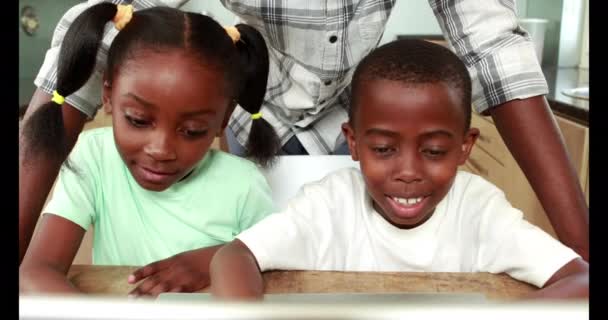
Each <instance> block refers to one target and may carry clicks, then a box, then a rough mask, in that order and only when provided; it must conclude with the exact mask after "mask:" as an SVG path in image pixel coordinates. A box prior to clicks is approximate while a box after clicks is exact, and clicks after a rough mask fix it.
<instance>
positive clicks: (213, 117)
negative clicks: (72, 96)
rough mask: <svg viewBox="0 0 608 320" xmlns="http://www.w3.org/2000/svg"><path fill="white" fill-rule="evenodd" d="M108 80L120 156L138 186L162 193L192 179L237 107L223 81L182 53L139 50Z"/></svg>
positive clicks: (107, 102)
mask: <svg viewBox="0 0 608 320" xmlns="http://www.w3.org/2000/svg"><path fill="white" fill-rule="evenodd" d="M134 56H135V57H136V58H135V59H131V60H128V61H126V62H125V63H123V64H122V65H121V67H120V68H119V70H115V73H114V77H113V79H106V80H110V81H111V82H110V81H106V82H105V83H104V90H103V102H104V104H105V105H106V107H108V108H109V110H111V112H112V122H113V128H114V129H113V130H114V139H115V141H116V146H117V149H118V152H119V153H120V155H121V157H122V159H123V161H124V162H125V164H126V165H127V167H128V168H129V171H130V172H131V174H132V175H133V178H135V180H136V181H137V183H139V185H140V186H141V187H142V188H144V189H147V190H151V191H163V190H165V189H167V188H168V187H170V186H171V185H172V184H174V183H175V182H177V181H179V180H181V179H182V178H184V177H185V176H186V175H188V174H189V173H190V172H191V170H192V169H193V167H194V166H195V165H196V164H197V163H198V162H199V161H200V160H201V159H202V158H203V156H204V155H205V153H206V152H207V150H208V149H209V146H210V145H211V143H212V142H213V139H214V137H216V136H218V135H219V134H220V133H221V132H222V129H223V128H224V127H225V126H226V123H227V122H228V118H229V117H230V113H231V112H232V109H233V107H234V104H233V103H232V102H231V100H230V98H229V97H228V95H226V94H225V93H224V92H225V90H224V85H223V84H224V83H225V81H224V77H223V75H222V73H221V72H219V71H218V70H217V68H209V67H206V66H204V65H202V63H201V59H200V58H197V57H195V56H192V55H190V54H187V53H185V52H184V51H182V50H169V51H163V52H152V51H143V52H142V51H139V52H137V53H136V54H134Z"/></svg>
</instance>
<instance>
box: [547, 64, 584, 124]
mask: <svg viewBox="0 0 608 320" xmlns="http://www.w3.org/2000/svg"><path fill="white" fill-rule="evenodd" d="M543 73H544V74H545V78H546V79H547V84H548V85H549V93H548V94H547V101H548V102H549V105H550V106H551V109H552V110H553V112H554V113H555V114H556V115H559V116H562V117H564V118H567V119H569V120H572V121H574V122H576V123H579V124H581V125H584V126H589V100H584V99H578V98H573V97H570V96H567V95H564V94H563V90H565V89H572V88H577V87H584V86H588V85H589V70H588V69H579V68H556V67H548V66H546V67H543Z"/></svg>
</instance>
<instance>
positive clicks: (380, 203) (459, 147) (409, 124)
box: [342, 80, 479, 229]
mask: <svg viewBox="0 0 608 320" xmlns="http://www.w3.org/2000/svg"><path fill="white" fill-rule="evenodd" d="M355 94H357V99H356V100H357V108H358V109H357V111H356V115H354V119H352V123H345V124H343V125H342V130H343V132H344V135H345V136H346V138H347V141H348V146H349V149H350V152H351V155H352V158H353V160H358V161H360V162H361V163H360V165H361V171H362V173H363V176H364V179H365V184H366V187H367V191H368V192H369V194H370V195H371V197H372V198H373V201H374V208H375V209H376V210H377V211H378V212H379V213H380V214H381V215H382V216H383V217H384V218H385V219H386V220H387V221H388V222H390V223H391V224H393V225H395V226H397V227H399V228H403V229H409V228H414V227H416V226H418V225H420V224H422V223H423V222H425V221H426V220H427V219H428V218H429V217H430V216H431V215H432V214H433V212H434V210H435V207H436V206H437V204H438V203H439V202H440V201H441V200H442V199H443V198H444V196H445V195H446V194H447V193H448V191H449V190H450V187H451V186H452V182H453V181H454V177H455V175H456V172H457V169H458V166H459V165H461V164H463V163H464V162H465V161H466V159H467V158H468V156H469V153H470V151H471V148H472V146H473V144H474V143H475V139H476V138H477V136H478V134H479V131H478V130H477V129H469V130H468V131H465V115H464V113H463V111H462V107H461V106H460V104H461V98H460V96H459V94H458V91H457V90H455V89H452V88H450V87H448V86H446V85H445V84H443V83H437V84H424V85H413V86H409V87H408V86H405V85H403V84H401V83H399V82H396V81H390V80H373V81H368V82H367V83H365V84H364V85H360V86H359V90H358V91H357V92H356V93H355Z"/></svg>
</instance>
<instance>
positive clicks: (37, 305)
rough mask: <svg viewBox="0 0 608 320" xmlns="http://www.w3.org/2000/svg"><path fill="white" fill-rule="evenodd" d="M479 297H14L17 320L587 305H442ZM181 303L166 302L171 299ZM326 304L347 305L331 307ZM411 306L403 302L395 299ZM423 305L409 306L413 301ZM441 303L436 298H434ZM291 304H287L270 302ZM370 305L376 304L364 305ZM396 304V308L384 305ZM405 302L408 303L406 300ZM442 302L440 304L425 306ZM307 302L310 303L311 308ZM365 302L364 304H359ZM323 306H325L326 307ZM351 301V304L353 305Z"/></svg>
mask: <svg viewBox="0 0 608 320" xmlns="http://www.w3.org/2000/svg"><path fill="white" fill-rule="evenodd" d="M465 297H466V299H465V300H468V299H469V298H471V299H472V300H470V301H475V300H476V299H477V298H480V297H479V296H477V297H475V295H473V296H471V295H468V294H464V296H463V295H461V294H457V295H456V296H455V295H453V294H447V295H445V294H434V293H433V294H430V295H427V294H422V295H420V294H418V293H416V294H410V293H407V294H379V295H376V294H313V295H309V294H298V295H297V297H296V296H295V295H291V294H288V295H268V297H267V298H269V299H270V300H273V299H274V300H275V301H274V302H273V301H269V300H267V302H263V303H259V302H219V301H202V300H199V301H195V300H196V299H209V298H210V297H209V295H201V294H190V295H177V296H176V295H168V294H163V295H162V296H160V297H159V298H158V299H156V300H152V299H135V300H130V299H126V298H124V297H101V296H63V297H62V296H20V297H19V319H23V320H58V319H62V320H119V319H120V320H130V319H132V320H135V319H138V320H142V319H155V320H194V319H207V320H214V319H217V320H224V319H311V320H312V319H319V320H327V319H350V320H367V319H374V320H380V319H387V320H388V319H393V320H394V319H467V320H476V319H479V320H487V319H505V320H506V319H509V320H511V319H534V320H571V319H588V318H589V301H588V300H582V301H563V300H562V301H528V302H517V301H515V302H509V303H505V302H501V303H498V302H496V301H488V303H481V304H471V303H468V304H461V303H445V302H447V300H451V299H455V300H454V301H461V300H460V299H461V298H465ZM176 298H178V299H181V300H180V301H172V300H171V299H176ZM321 298H327V299H329V300H333V301H334V302H335V301H340V299H343V300H342V301H349V303H339V302H336V303H333V302H332V301H323V302H321V300H322V299H321ZM403 298H406V301H409V302H412V303H404V302H403V301H401V299H403ZM418 298H424V301H419V302H416V303H414V302H415V299H418ZM439 298H441V299H439ZM290 299H291V300H294V299H295V300H297V301H305V300H307V301H308V302H307V303H288V302H279V301H276V300H290ZM370 299H371V300H375V301H383V302H382V303H369V302H370ZM391 299H399V300H400V301H399V303H385V302H388V301H389V300H391ZM408 299H409V300H408ZM433 299H437V300H435V301H436V302H439V300H442V301H443V302H444V303H431V302H430V301H432V300H433ZM313 300H314V301H315V302H314V303H313ZM361 301H365V302H364V303H360V302H361ZM316 302H318V303H316ZM328 302H329V303H328ZM355 302H356V303H355Z"/></svg>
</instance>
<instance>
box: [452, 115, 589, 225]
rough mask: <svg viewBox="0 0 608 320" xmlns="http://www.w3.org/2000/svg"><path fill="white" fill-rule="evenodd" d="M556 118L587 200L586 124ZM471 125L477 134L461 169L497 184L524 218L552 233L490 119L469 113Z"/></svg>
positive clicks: (587, 152)
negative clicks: (477, 130) (467, 158)
mask: <svg viewBox="0 0 608 320" xmlns="http://www.w3.org/2000/svg"><path fill="white" fill-rule="evenodd" d="M556 121H557V124H558V126H559V128H560V130H561V132H562V135H563V137H564V142H565V145H566V149H567V150H568V153H569V156H570V160H571V161H572V163H573V165H574V168H575V170H576V172H577V174H578V177H579V181H580V183H581V186H582V188H583V191H584V192H585V195H586V198H587V204H589V195H588V193H589V179H588V172H589V165H588V164H589V128H588V127H585V126H582V125H580V124H577V123H574V122H572V121H570V120H567V119H564V118H562V117H559V116H556ZM471 127H474V128H478V129H479V131H480V136H479V138H478V139H477V143H476V144H475V146H474V147H473V150H472V151H471V156H470V158H469V160H468V161H467V162H466V163H465V164H464V165H463V166H462V167H461V169H462V170H465V171H469V172H472V173H475V174H478V175H480V176H483V177H484V178H486V179H487V180H489V181H491V182H492V183H494V184H495V185H496V186H498V187H499V188H501V189H502V190H503V191H504V192H505V195H506V197H507V199H508V200H509V201H510V202H511V204H513V206H514V207H516V208H518V209H520V210H522V212H523V213H524V217H525V218H526V220H528V221H530V222H531V223H533V224H535V225H537V226H538V227H540V228H541V229H543V230H545V231H546V232H547V233H549V234H551V235H552V236H554V237H556V235H555V231H554V230H553V227H552V226H551V223H550V222H549V219H548V218H547V215H546V213H545V211H544V210H543V208H542V205H541V204H540V202H539V201H538V198H537V197H536V194H535V193H534V190H533V189H532V187H531V186H530V184H529V183H528V180H527V179H526V176H525V175H524V173H523V172H522V171H521V169H520V168H519V165H518V164H517V162H516V161H515V159H514V158H513V156H512V155H511V153H510V152H509V149H508V148H507V146H506V145H505V144H504V142H503V140H502V138H501V137H500V134H499V133H498V130H497V129H496V127H495V125H494V123H493V122H492V119H491V118H490V117H482V116H480V115H479V114H476V113H473V116H472V118H471Z"/></svg>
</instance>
